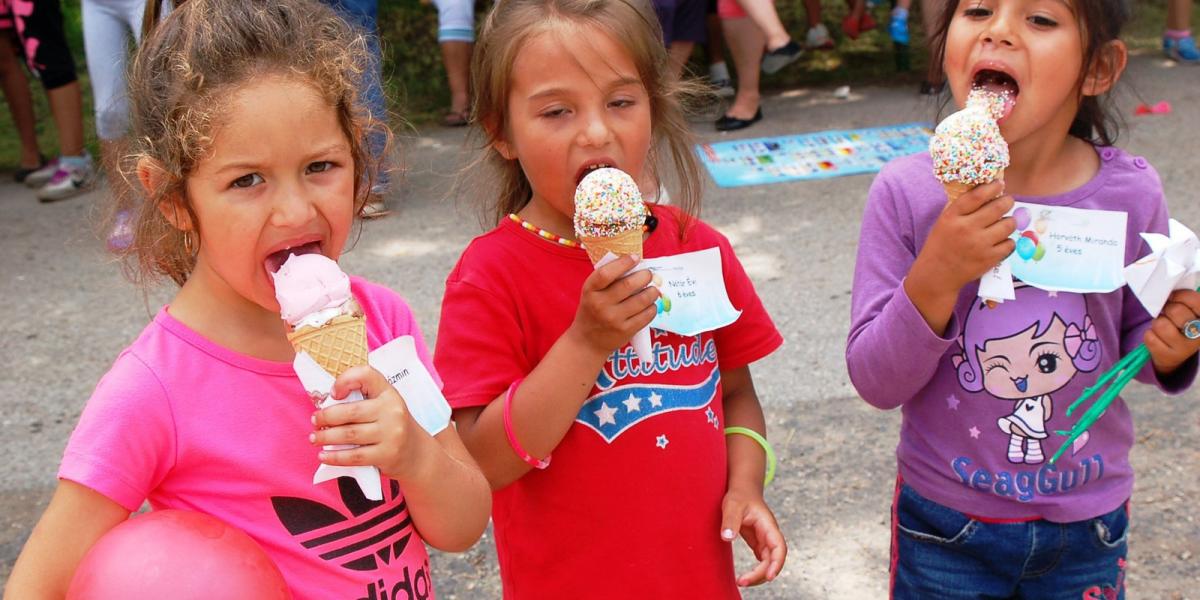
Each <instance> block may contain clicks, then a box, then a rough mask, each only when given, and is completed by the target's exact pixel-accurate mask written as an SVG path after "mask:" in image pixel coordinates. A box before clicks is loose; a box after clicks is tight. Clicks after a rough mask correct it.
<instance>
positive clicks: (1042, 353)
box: [846, 147, 1197, 522]
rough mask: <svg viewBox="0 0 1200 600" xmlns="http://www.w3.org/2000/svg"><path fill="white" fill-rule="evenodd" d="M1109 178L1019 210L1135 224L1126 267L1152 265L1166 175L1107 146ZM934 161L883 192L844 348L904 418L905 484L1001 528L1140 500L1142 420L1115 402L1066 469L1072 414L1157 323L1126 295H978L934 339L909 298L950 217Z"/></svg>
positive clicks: (884, 183)
mask: <svg viewBox="0 0 1200 600" xmlns="http://www.w3.org/2000/svg"><path fill="white" fill-rule="evenodd" d="M1097 153H1098V154H1099V156H1100V163H1101V165H1100V170H1099V172H1098V173H1097V174H1096V176H1095V177H1094V178H1093V179H1092V180H1091V181H1089V182H1087V183H1086V184H1084V185H1083V186H1082V187H1079V188H1077V189H1075V190H1073V191H1071V192H1068V193H1066V194H1062V195H1059V196H1049V197H1036V198H1035V197H1018V198H1017V200H1019V201H1022V202H1031V203H1036V204H1045V205H1053V206H1071V207H1073V208H1082V209H1102V210H1109V211H1124V212H1126V213H1127V214H1128V222H1127V231H1126V247H1125V264H1129V263H1131V262H1133V261H1134V260H1136V259H1138V258H1140V257H1142V256H1144V255H1145V254H1147V253H1148V252H1149V248H1148V246H1147V245H1146V244H1145V243H1144V242H1143V241H1142V238H1141V237H1140V235H1139V234H1140V233H1142V232H1158V233H1165V232H1166V231H1167V206H1166V202H1165V200H1164V198H1163V191H1162V185H1161V183H1160V182H1159V179H1158V174H1157V173H1156V172H1155V171H1154V169H1153V168H1152V167H1151V166H1150V165H1149V164H1148V163H1147V162H1146V161H1145V159H1143V158H1141V157H1134V156H1131V155H1129V154H1127V153H1125V152H1124V151H1122V150H1120V149H1118V148H1112V147H1104V148H1097ZM945 203H946V194H945V192H944V191H943V189H942V185H941V184H940V183H939V182H938V181H937V179H935V178H934V176H933V168H932V164H931V162H930V158H929V155H928V154H918V155H913V156H909V157H906V158H902V159H899V160H895V161H893V162H891V163H889V164H888V165H887V166H886V167H884V169H883V171H882V172H881V173H880V174H879V176H878V177H877V178H876V179H875V182H874V183H873V184H872V186H871V191H870V195H869V198H868V201H867V207H866V211H865V213H864V215H863V223H862V232H861V236H860V238H859V246H858V259H857V264H856V266H855V272H854V292H853V297H852V300H851V326H850V335H849V339H848V341H847V346H846V365H847V367H848V369H849V372H850V379H851V381H852V382H853V383H854V386H855V388H856V389H857V390H858V392H859V394H860V395H862V397H863V399H864V400H866V401H867V402H868V403H870V404H871V405H872V406H875V407H878V408H882V409H892V408H896V407H897V406H899V407H901V410H902V413H903V420H902V425H901V429H900V444H899V446H898V447H897V449H896V456H897V461H898V463H899V469H900V476H901V478H903V480H904V481H905V482H906V483H908V484H909V485H911V486H912V487H913V488H915V489H916V490H917V492H919V493H920V494H921V495H923V496H925V497H927V498H930V499H932V500H934V501H935V502H938V503H940V504H943V505H945V506H949V507H950V508H953V509H955V510H958V511H961V512H964V513H967V514H971V515H977V516H981V517H985V518H991V519H1024V518H1033V517H1040V518H1044V519H1048V520H1051V521H1057V522H1071V521H1080V520H1083V519H1088V518H1092V517H1095V516H1097V515H1101V514H1104V513H1106V512H1109V511H1111V510H1113V509H1115V508H1116V507H1118V506H1120V505H1121V504H1122V503H1123V502H1124V501H1125V500H1126V499H1128V498H1129V496H1130V493H1131V492H1132V490H1133V471H1132V470H1131V468H1130V466H1129V450H1130V447H1131V446H1132V445H1133V439H1134V438H1133V421H1132V418H1131V416H1130V414H1129V409H1128V407H1127V406H1126V405H1125V403H1124V402H1123V401H1122V400H1120V399H1118V400H1117V401H1115V402H1114V403H1113V404H1112V405H1111V406H1110V407H1109V409H1108V412H1107V413H1106V414H1105V415H1104V417H1103V418H1101V419H1100V420H1098V421H1097V422H1096V423H1095V424H1093V425H1092V427H1091V429H1090V432H1089V435H1088V436H1087V438H1086V439H1083V438H1081V439H1080V440H1077V441H1076V442H1075V443H1074V444H1073V449H1069V450H1067V451H1066V453H1065V454H1063V456H1062V457H1060V458H1059V460H1058V461H1057V462H1056V463H1055V464H1054V465H1053V466H1051V465H1049V458H1050V456H1052V455H1053V454H1054V453H1055V452H1056V451H1057V450H1058V449H1059V447H1060V446H1061V445H1062V443H1063V442H1064V441H1065V440H1066V438H1065V437H1063V436H1060V435H1058V434H1056V433H1054V432H1055V431H1056V430H1069V429H1071V425H1072V424H1073V423H1074V422H1075V420H1076V419H1077V418H1078V416H1079V413H1076V414H1075V415H1074V416H1072V417H1065V416H1064V412H1065V411H1066V408H1067V406H1068V405H1069V404H1070V403H1071V402H1073V401H1074V399H1075V398H1078V397H1079V395H1080V393H1081V392H1082V391H1083V390H1084V388H1086V387H1087V386H1089V385H1092V384H1093V383H1095V381H1096V379H1097V378H1098V377H1099V376H1100V375H1101V374H1102V373H1104V372H1105V371H1106V370H1108V368H1109V367H1111V366H1112V365H1113V363H1114V362H1116V361H1117V360H1119V359H1120V357H1121V356H1123V355H1124V354H1126V353H1128V352H1129V351H1131V350H1133V349H1134V348H1136V347H1137V346H1138V344H1140V343H1141V342H1142V335H1143V333H1144V332H1145V330H1146V328H1147V327H1148V326H1149V324H1150V322H1151V320H1152V318H1151V316H1150V315H1149V314H1147V313H1146V311H1145V309H1144V308H1143V307H1142V305H1141V304H1140V303H1139V302H1138V300H1137V298H1135V297H1134V296H1133V294H1132V293H1131V292H1130V291H1129V289H1128V287H1125V288H1121V289H1120V290H1117V291H1114V292H1110V293H1107V294H1074V293H1067V292H1058V293H1051V292H1046V291H1043V290H1039V289H1037V288H1033V287H1028V286H1023V285H1021V284H1020V283H1019V282H1018V288H1017V298H1016V300H1013V301H1008V302H1005V303H1003V304H1000V305H998V306H996V307H995V308H988V307H987V306H986V304H983V303H981V302H979V300H978V298H977V297H976V294H977V292H978V283H972V284H971V285H968V286H966V287H964V288H963V289H962V291H961V292H960V293H959V297H958V303H957V304H956V306H955V309H954V314H953V316H952V318H951V320H950V323H949V325H948V326H947V328H946V332H945V334H944V335H938V334H937V333H935V332H933V331H932V330H931V329H930V328H929V325H928V324H926V323H925V320H924V319H923V318H922V317H921V314H920V313H919V312H918V311H917V309H916V307H915V306H914V305H913V303H912V300H911V299H910V298H909V297H908V295H907V294H906V293H905V291H904V287H903V285H902V283H903V281H904V278H905V277H906V276H907V275H908V271H909V269H910V268H911V267H912V264H913V261H914V260H915V259H916V256H917V253H918V251H919V250H920V248H921V247H922V246H923V245H924V244H925V239H926V238H927V237H928V236H929V232H930V230H931V228H932V227H933V223H934V221H935V220H936V219H937V217H938V215H939V214H940V212H941V211H942V209H943V208H944V206H945ZM1196 370H1197V359H1196V357H1195V356H1193V357H1192V358H1191V359H1190V360H1189V361H1188V362H1187V363H1185V365H1184V366H1183V367H1181V368H1180V369H1179V370H1178V371H1176V372H1175V373H1173V374H1172V375H1171V376H1170V377H1169V378H1167V380H1162V381H1160V380H1159V378H1158V377H1156V376H1155V374H1154V372H1153V369H1152V368H1151V367H1149V366H1148V367H1147V368H1146V370H1145V371H1143V372H1142V373H1140V374H1139V377H1138V379H1139V380H1141V381H1143V382H1147V383H1153V384H1156V385H1158V386H1159V387H1160V388H1162V389H1163V390H1164V391H1166V392H1168V393H1178V392H1182V391H1183V390H1185V389H1186V388H1187V387H1188V386H1190V385H1191V383H1192V380H1193V379H1194V378H1195V376H1196Z"/></svg>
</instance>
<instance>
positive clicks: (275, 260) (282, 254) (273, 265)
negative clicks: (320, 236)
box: [265, 242, 321, 274]
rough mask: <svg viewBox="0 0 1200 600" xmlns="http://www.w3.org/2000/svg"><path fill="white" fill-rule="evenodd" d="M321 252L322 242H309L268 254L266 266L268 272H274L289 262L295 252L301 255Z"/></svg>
mask: <svg viewBox="0 0 1200 600" xmlns="http://www.w3.org/2000/svg"><path fill="white" fill-rule="evenodd" d="M320 252H321V243H320V242H309V243H307V244H304V245H302V246H295V247H293V248H285V249H283V250H280V251H278V252H272V253H271V254H269V255H267V260H266V261H265V262H266V265H265V266H266V267H267V272H268V273H272V274H274V273H275V272H277V271H279V268H280V267H282V266H283V263H285V262H287V259H288V257H289V256H291V255H293V254H295V255H297V256H300V255H302V254H319V253H320Z"/></svg>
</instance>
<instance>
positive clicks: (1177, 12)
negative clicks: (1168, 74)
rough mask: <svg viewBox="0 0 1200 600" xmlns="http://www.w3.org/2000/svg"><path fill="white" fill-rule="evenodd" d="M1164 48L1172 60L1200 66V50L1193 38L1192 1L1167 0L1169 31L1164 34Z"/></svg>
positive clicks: (1164, 51)
mask: <svg viewBox="0 0 1200 600" xmlns="http://www.w3.org/2000/svg"><path fill="white" fill-rule="evenodd" d="M1162 47H1163V53H1164V54H1166V55H1167V58H1170V59H1171V60H1174V61H1178V62H1182V63H1189V64H1200V50H1197V49H1196V38H1194V37H1192V0H1167V29H1166V31H1164V32H1163V41H1162Z"/></svg>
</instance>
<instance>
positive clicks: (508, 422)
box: [504, 378, 550, 469]
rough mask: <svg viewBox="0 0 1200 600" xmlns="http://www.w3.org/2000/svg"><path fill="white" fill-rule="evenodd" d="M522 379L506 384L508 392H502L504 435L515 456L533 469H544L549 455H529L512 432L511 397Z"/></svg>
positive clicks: (548, 464)
mask: <svg viewBox="0 0 1200 600" xmlns="http://www.w3.org/2000/svg"><path fill="white" fill-rule="evenodd" d="M522 381H525V379H524V378H521V379H518V380H516V381H514V382H513V383H512V385H510V386H508V392H507V393H505V394H504V435H505V436H506V437H507V438H508V445H509V446H511V447H512V449H513V452H516V453H517V456H520V457H521V460H523V461H525V462H527V463H529V465H530V466H532V467H533V468H535V469H545V468H546V467H548V466H550V457H549V456H547V457H546V458H545V459H543V460H538V459H536V458H534V457H532V456H530V455H529V453H528V452H526V451H525V449H524V448H522V447H521V443H520V442H518V441H517V435H516V434H515V433H513V426H512V397H513V394H515V393H516V391H517V386H519V385H521V382H522Z"/></svg>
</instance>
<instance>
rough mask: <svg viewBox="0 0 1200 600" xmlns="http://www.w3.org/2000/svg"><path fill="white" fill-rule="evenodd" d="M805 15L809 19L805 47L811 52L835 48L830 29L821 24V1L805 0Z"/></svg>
mask: <svg viewBox="0 0 1200 600" xmlns="http://www.w3.org/2000/svg"><path fill="white" fill-rule="evenodd" d="M804 13H805V16H806V17H807V18H808V33H807V34H806V35H805V36H804V46H805V47H806V48H809V49H811V50H830V49H832V48H833V38H832V37H830V36H829V29H828V28H827V27H825V24H824V23H822V22H821V0H804Z"/></svg>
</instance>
